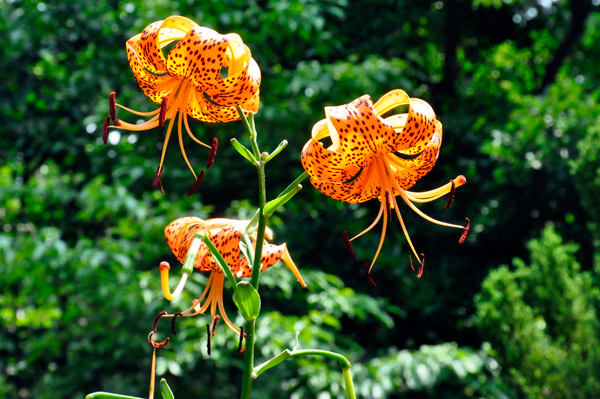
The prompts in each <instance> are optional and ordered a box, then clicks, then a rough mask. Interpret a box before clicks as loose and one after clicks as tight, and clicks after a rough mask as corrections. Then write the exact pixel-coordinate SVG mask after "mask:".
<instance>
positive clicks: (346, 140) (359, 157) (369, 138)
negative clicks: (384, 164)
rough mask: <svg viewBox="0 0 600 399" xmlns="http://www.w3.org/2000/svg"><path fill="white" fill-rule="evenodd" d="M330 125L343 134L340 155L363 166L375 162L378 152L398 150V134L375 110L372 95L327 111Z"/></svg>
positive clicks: (340, 140) (339, 133) (340, 141)
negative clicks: (373, 159) (374, 158)
mask: <svg viewBox="0 0 600 399" xmlns="http://www.w3.org/2000/svg"><path fill="white" fill-rule="evenodd" d="M325 114H326V115H327V118H328V119H329V123H331V126H332V127H333V128H334V129H335V130H336V132H337V133H338V135H339V150H338V152H340V153H343V154H344V155H346V156H347V157H348V158H349V160H350V162H352V163H353V164H354V165H357V166H360V167H366V166H368V165H369V164H370V163H371V160H372V157H373V156H374V155H375V154H377V153H388V152H393V151H395V148H396V147H397V143H396V140H397V136H398V135H397V134H396V132H395V131H394V129H393V128H392V126H390V125H389V124H388V123H387V122H385V120H383V119H382V118H381V117H380V116H379V115H378V114H377V112H375V109H374V108H373V102H372V101H371V97H369V96H368V95H365V96H362V97H360V98H358V99H356V100H354V101H353V102H351V103H350V104H347V105H342V106H339V107H327V108H325Z"/></svg>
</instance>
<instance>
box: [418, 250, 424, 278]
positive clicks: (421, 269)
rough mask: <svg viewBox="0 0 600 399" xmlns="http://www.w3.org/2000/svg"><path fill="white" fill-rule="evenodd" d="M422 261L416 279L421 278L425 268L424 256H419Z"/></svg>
mask: <svg viewBox="0 0 600 399" xmlns="http://www.w3.org/2000/svg"><path fill="white" fill-rule="evenodd" d="M421 256H422V257H423V260H422V261H421V265H420V266H419V273H418V274H417V278H421V276H422V275H423V267H424V266H425V254H421Z"/></svg>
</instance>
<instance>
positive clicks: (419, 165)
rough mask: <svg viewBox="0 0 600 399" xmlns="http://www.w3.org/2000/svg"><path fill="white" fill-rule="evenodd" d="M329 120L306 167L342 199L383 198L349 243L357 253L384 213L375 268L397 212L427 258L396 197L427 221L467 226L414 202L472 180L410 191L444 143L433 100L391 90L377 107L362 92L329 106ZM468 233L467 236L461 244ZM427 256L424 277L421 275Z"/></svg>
mask: <svg viewBox="0 0 600 399" xmlns="http://www.w3.org/2000/svg"><path fill="white" fill-rule="evenodd" d="M400 105H408V106H409V108H408V113H403V114H397V115H392V116H390V117H388V118H386V119H383V118H382V117H381V116H380V115H383V114H385V113H386V112H388V111H390V110H392V109H394V108H396V107H398V106H400ZM325 115H326V118H325V119H323V120H321V121H319V122H317V123H316V124H315V126H314V127H313V129H312V138H311V139H310V140H309V141H308V142H307V143H306V145H305V146H304V149H303V150H302V165H303V166H304V169H305V170H306V171H307V172H308V173H309V175H310V177H311V183H312V184H313V185H314V186H315V187H316V188H317V189H318V190H319V191H321V192H322V193H323V194H325V195H328V196H330V197H332V198H334V199H336V200H338V201H343V202H348V203H361V202H365V201H367V200H369V199H372V198H377V199H379V201H380V202H381V206H380V209H379V213H378V215H377V218H376V219H375V221H374V222H373V223H372V224H371V225H370V226H369V227H367V228H366V229H365V230H364V231H363V232H361V233H359V234H358V235H356V236H355V237H354V238H352V239H348V238H347V236H345V240H346V244H347V246H348V248H349V250H351V253H352V254H353V251H352V249H351V248H352V247H351V244H350V241H353V240H355V239H356V238H358V237H360V236H361V235H363V234H365V233H366V232H368V231H369V230H371V229H372V228H373V227H374V226H375V225H376V224H377V223H378V222H379V220H380V219H381V218H382V217H383V231H382V233H381V239H380V242H379V247H378V248H377V252H376V253H375V257H374V258H373V261H372V262H371V265H370V267H369V268H368V270H369V272H370V270H371V268H372V267H373V265H374V264H375V261H376V260H377V256H378V255H379V252H380V251H381V247H382V245H383V241H384V238H385V232H386V228H387V224H388V220H389V219H391V215H392V210H394V211H395V212H396V215H397V217H398V220H399V221H400V226H401V227H402V231H403V232H404V235H405V237H406V240H407V241H408V244H409V245H410V248H411V249H412V251H413V253H414V254H415V256H416V257H417V259H421V258H420V257H419V255H418V254H417V251H416V250H415V248H414V246H413V244H412V241H411V240H410V237H409V235H408V232H407V229H406V226H405V224H404V221H403V220H402V216H401V215H400V210H399V208H398V203H397V201H396V197H398V196H400V197H401V198H402V199H403V200H404V202H406V204H408V206H409V207H410V208H411V209H412V210H413V211H415V212H416V213H417V214H418V215H419V216H421V217H423V218H424V219H426V220H428V221H430V222H433V223H436V224H439V225H442V226H447V227H454V228H457V229H464V231H465V233H464V234H463V236H466V231H468V224H467V227H463V226H459V225H455V224H449V223H444V222H440V221H438V220H435V219H433V218H431V217H429V216H427V215H426V214H424V213H423V212H422V211H420V210H419V208H417V207H416V206H415V205H414V202H418V203H422V202H430V201H433V200H436V199H438V198H440V197H442V196H444V195H446V194H448V193H450V197H451V198H450V199H449V201H448V205H447V207H448V206H449V204H450V202H451V200H452V197H453V195H454V189H455V188H456V187H459V186H461V185H463V184H465V183H466V179H465V178H464V176H458V177H457V178H455V179H454V180H451V181H450V183H447V184H445V185H443V186H442V187H439V188H437V189H435V190H431V191H425V192H414V191H409V190H408V189H409V188H411V187H412V186H413V185H414V184H415V183H416V181H417V180H419V179H420V178H422V177H423V176H425V175H426V174H427V173H428V172H429V171H430V170H431V169H432V168H433V166H434V165H435V162H436V160H437V157H438V154H439V150H440V145H441V143H442V124H441V122H440V121H438V120H436V118H435V113H434V112H433V109H432V108H431V106H429V104H428V103H427V102H425V101H423V100H420V99H418V98H410V97H409V96H408V95H407V94H406V93H405V92H404V91H402V90H393V91H391V92H389V93H387V94H385V95H384V96H383V97H382V98H381V99H379V101H377V102H376V103H375V105H373V102H372V100H371V97H370V96H368V95H365V96H362V97H360V98H358V99H356V100H354V101H353V102H351V103H350V104H347V105H342V106H338V107H326V108H325ZM325 138H329V139H330V140H331V142H332V144H331V145H330V146H329V147H327V148H325V147H324V146H323V144H322V143H320V142H319V140H322V139H325ZM464 238H465V237H461V242H462V241H464ZM423 263H424V257H423V260H422V261H421V268H420V269H419V274H418V277H421V274H422V271H423V270H422V266H423Z"/></svg>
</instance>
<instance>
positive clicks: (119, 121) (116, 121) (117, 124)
mask: <svg viewBox="0 0 600 399" xmlns="http://www.w3.org/2000/svg"><path fill="white" fill-rule="evenodd" d="M113 123H114V124H115V127H119V126H121V120H120V119H115V120H114V121H113Z"/></svg>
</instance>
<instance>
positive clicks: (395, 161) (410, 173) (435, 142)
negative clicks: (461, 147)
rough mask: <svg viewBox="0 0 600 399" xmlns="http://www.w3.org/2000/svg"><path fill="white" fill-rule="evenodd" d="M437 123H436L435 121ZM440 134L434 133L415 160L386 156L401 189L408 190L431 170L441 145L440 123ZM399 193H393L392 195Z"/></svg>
mask: <svg viewBox="0 0 600 399" xmlns="http://www.w3.org/2000/svg"><path fill="white" fill-rule="evenodd" d="M436 122H437V121H436ZM439 126H440V134H438V133H436V134H435V135H434V136H433V137H432V138H431V140H430V142H429V145H428V146H427V149H426V150H425V151H424V152H423V153H422V154H421V155H419V156H418V157H417V158H415V159H400V158H398V157H397V156H395V155H393V154H388V155H387V156H386V159H387V160H388V162H389V165H390V166H391V167H392V171H393V172H394V175H395V178H396V181H397V182H398V184H399V185H400V187H401V188H403V189H405V190H406V189H409V188H410V187H412V186H413V185H414V184H415V182H416V181H417V180H419V179H420V178H422V177H423V176H425V175H426V174H427V173H429V171H430V170H431V169H432V168H433V166H434V165H435V163H436V161H437V157H438V155H439V152H440V146H441V145H442V139H441V138H440V136H441V123H440V124H439ZM398 194H399V193H397V192H396V190H395V192H394V195H398Z"/></svg>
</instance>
